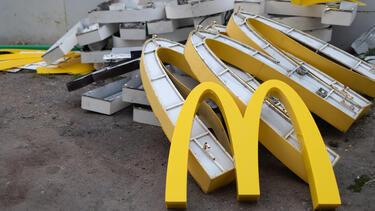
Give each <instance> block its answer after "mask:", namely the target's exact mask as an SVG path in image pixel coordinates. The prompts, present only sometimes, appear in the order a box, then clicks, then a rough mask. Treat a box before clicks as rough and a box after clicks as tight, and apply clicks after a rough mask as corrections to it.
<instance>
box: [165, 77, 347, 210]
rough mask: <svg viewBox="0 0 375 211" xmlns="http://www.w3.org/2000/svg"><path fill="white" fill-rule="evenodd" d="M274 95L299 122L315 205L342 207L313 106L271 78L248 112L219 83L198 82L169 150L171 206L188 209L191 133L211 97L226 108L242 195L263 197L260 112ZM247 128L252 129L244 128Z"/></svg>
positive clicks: (296, 123) (168, 197)
mask: <svg viewBox="0 0 375 211" xmlns="http://www.w3.org/2000/svg"><path fill="white" fill-rule="evenodd" d="M268 94H270V95H272V96H275V97H277V98H279V99H280V100H281V102H282V103H283V104H284V105H285V107H286V109H287V111H288V113H289V115H290V117H291V119H292V123H293V125H294V127H295V130H296V133H297V136H298V140H299V143H300V146H301V148H302V155H303V160H304V165H305V168H306V173H307V177H308V183H309V186H310V191H311V197H312V201H313V206H314V209H323V208H336V207H338V206H339V205H340V204H341V200H340V195H339V191H338V188H337V184H336V179H335V175H334V172H333V169H332V166H331V164H330V161H329V158H328V155H327V151H326V148H325V145H324V142H323V139H322V137H321V135H320V132H319V130H318V128H317V126H316V124H315V122H314V119H313V118H312V116H311V114H310V112H309V110H308V108H307V107H306V105H305V104H304V102H303V101H302V99H301V98H300V97H299V95H298V94H297V93H296V92H295V91H294V90H293V89H292V88H291V87H289V86H288V85H287V84H285V83H283V82H281V81H277V80H270V81H267V82H265V83H263V84H262V85H261V86H260V87H259V88H258V89H257V90H256V91H255V93H254V95H253V96H252V98H251V100H250V102H249V104H248V106H247V108H246V110H245V113H244V115H243V116H242V113H241V111H240V110H239V109H238V107H237V105H236V102H235V101H234V99H233V98H232V96H231V95H230V94H229V92H228V91H226V89H225V88H224V87H222V86H220V85H218V84H216V83H213V82H205V83H202V84H200V85H198V86H197V87H196V88H195V89H194V90H193V91H192V92H191V93H190V95H189V96H188V98H187V99H186V101H185V104H184V105H183V107H182V110H181V113H180V115H179V117H178V120H177V124H176V127H175V130H174V133H173V137H172V144H171V148H170V153H169V160H168V169H167V182H166V193H165V194H166V195H165V201H166V206H167V207H168V208H186V207H187V202H186V189H187V180H186V178H187V165H188V164H187V163H188V149H189V136H190V131H191V127H192V122H193V117H194V115H195V113H196V112H197V109H198V107H199V105H200V103H202V101H203V100H204V99H206V98H210V99H212V100H213V101H215V102H216V104H217V105H218V106H219V108H220V110H221V111H222V113H223V116H224V119H225V123H226V125H227V127H228V132H229V137H230V139H231V144H232V148H233V155H234V157H235V166H236V179H237V199H238V200H257V199H258V198H259V193H260V191H259V175H258V133H259V121H260V113H261V108H262V104H263V101H264V99H265V97H266V96H267V95H268ZM244 131H247V132H244Z"/></svg>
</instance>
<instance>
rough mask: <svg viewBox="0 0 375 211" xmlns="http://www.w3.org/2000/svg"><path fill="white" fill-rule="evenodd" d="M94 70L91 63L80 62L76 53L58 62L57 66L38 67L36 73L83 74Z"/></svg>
mask: <svg viewBox="0 0 375 211" xmlns="http://www.w3.org/2000/svg"><path fill="white" fill-rule="evenodd" d="M93 70H94V67H93V65H92V64H82V63H81V57H80V56H79V55H78V56H77V55H75V56H72V57H71V58H70V59H68V60H67V61H65V62H63V63H60V64H58V65H57V67H38V68H37V70H36V71H37V73H38V74H66V73H70V74H80V75H85V74H88V73H91V72H92V71H93Z"/></svg>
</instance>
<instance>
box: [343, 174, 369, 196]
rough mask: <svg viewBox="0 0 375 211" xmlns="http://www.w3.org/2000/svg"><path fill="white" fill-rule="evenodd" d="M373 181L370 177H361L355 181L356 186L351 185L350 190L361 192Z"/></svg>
mask: <svg viewBox="0 0 375 211" xmlns="http://www.w3.org/2000/svg"><path fill="white" fill-rule="evenodd" d="M370 180H371V178H370V177H369V176H368V175H361V176H358V177H357V178H355V179H354V184H351V185H350V186H348V190H351V191H353V192H357V193H359V192H361V190H362V187H363V186H364V185H365V184H366V183H367V182H369V181H370Z"/></svg>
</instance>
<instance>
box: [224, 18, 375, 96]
mask: <svg viewBox="0 0 375 211" xmlns="http://www.w3.org/2000/svg"><path fill="white" fill-rule="evenodd" d="M246 24H248V25H249V27H251V28H252V29H253V30H255V31H256V32H257V33H258V34H260V35H261V36H262V37H263V38H264V39H265V40H267V41H268V42H269V43H271V44H272V45H273V46H275V47H276V48H278V49H279V50H281V51H286V52H288V53H290V54H292V55H294V56H296V57H298V58H299V59H301V60H303V61H305V62H307V63H308V64H310V65H312V66H314V67H315V68H317V69H319V70H320V71H322V72H324V73H326V74H327V75H329V76H331V77H332V78H334V79H335V80H337V81H339V82H341V83H342V84H345V85H346V86H349V87H350V88H351V89H354V90H356V91H358V92H361V93H364V94H366V95H368V96H370V97H375V81H374V80H373V79H371V78H369V77H367V76H364V75H362V74H360V73H358V72H355V71H353V70H351V69H348V68H347V67H345V66H343V65H341V64H339V63H336V62H334V61H332V60H330V59H328V58H326V57H324V56H322V55H320V54H319V52H318V51H313V50H311V49H309V48H308V47H306V46H304V45H302V44H301V43H299V42H298V41H296V40H294V39H293V38H290V37H288V36H287V35H285V34H284V33H282V32H280V31H279V30H277V29H275V28H273V27H271V26H268V25H267V24H265V23H263V22H260V21H258V20H255V19H251V18H248V19H246ZM227 34H228V36H229V37H231V38H233V39H235V40H238V41H240V42H242V43H245V44H247V45H250V46H252V47H254V48H256V49H257V50H259V51H261V52H265V51H264V50H263V49H262V48H260V47H259V46H258V45H257V44H255V43H254V42H253V41H252V40H251V39H250V38H249V37H248V36H247V35H246V34H245V33H244V32H243V31H242V30H241V29H240V27H239V26H238V25H237V24H236V23H235V21H234V20H233V16H232V17H231V19H230V20H229V22H228V25H227ZM292 59H293V58H292Z"/></svg>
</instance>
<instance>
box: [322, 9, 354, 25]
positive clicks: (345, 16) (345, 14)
mask: <svg viewBox="0 0 375 211" xmlns="http://www.w3.org/2000/svg"><path fill="white" fill-rule="evenodd" d="M356 16H357V10H336V9H326V10H324V12H323V15H322V23H323V24H331V25H339V26H350V25H352V23H353V21H354V18H355V17H356Z"/></svg>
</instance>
